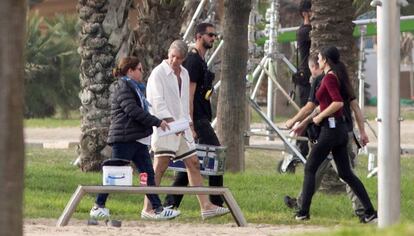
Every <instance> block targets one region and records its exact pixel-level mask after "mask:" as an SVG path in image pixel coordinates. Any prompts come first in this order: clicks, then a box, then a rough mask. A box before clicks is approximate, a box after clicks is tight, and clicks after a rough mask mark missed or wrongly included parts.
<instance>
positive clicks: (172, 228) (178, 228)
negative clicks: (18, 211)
mask: <svg viewBox="0 0 414 236" xmlns="http://www.w3.org/2000/svg"><path fill="white" fill-rule="evenodd" d="M85 223H86V222H85V221H79V220H71V221H70V222H69V225H68V226H65V227H56V226H55V224H56V221H55V220H50V219H37V220H26V221H25V224H24V235H25V236H52V235H53V236H54V235H59V236H60V235H62V236H72V235H73V236H83V235H110V236H132V235H134V236H135V235H168V236H179V235H192V236H198V235H200V236H201V235H203V236H215V235H224V236H225V235H228V236H230V235H231V236H234V235H237V236H247V235H249V236H253V235H254V236H268V235H292V234H293V235H295V234H299V233H305V232H322V231H328V230H331V229H330V228H326V227H320V226H309V225H265V224H249V225H248V226H247V227H237V226H236V225H235V224H224V225H217V224H214V225H213V224H207V223H205V224H187V223H175V222H174V221H169V222H150V221H145V222H144V221H128V222H123V225H122V227H121V228H115V227H108V226H105V225H104V224H103V223H102V224H101V225H99V226H86V224H85Z"/></svg>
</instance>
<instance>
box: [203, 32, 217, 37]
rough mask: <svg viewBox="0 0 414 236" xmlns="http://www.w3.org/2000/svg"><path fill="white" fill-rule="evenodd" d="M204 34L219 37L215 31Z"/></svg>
mask: <svg viewBox="0 0 414 236" xmlns="http://www.w3.org/2000/svg"><path fill="white" fill-rule="evenodd" d="M204 34H207V35H208V36H209V37H210V38H212V37H217V34H216V33H213V32H211V33H204Z"/></svg>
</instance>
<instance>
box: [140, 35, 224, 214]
mask: <svg viewBox="0 0 414 236" xmlns="http://www.w3.org/2000/svg"><path fill="white" fill-rule="evenodd" d="M186 55H187V45H186V44H185V43H184V42H183V41H181V40H176V41H174V42H173V43H172V44H171V46H170V48H169V49H168V59H167V60H164V61H163V62H162V63H161V64H160V65H158V66H157V67H155V68H154V70H153V71H152V73H151V75H150V77H149V79H148V84H147V99H148V101H149V103H150V104H151V107H150V112H151V113H152V114H154V115H155V116H157V117H159V118H160V119H164V120H166V121H167V122H171V121H174V120H180V119H187V120H188V121H189V122H190V124H191V122H192V121H191V117H190V111H189V108H190V103H189V101H190V100H189V92H190V87H189V83H190V78H189V75H188V72H187V70H186V69H185V68H184V67H183V66H182V65H181V64H182V62H183V61H184V59H185V57H186ZM151 148H152V150H153V151H154V154H155V155H154V157H155V158H154V170H155V184H156V185H157V186H159V184H160V183H161V178H162V176H163V175H164V173H165V170H166V169H167V168H168V163H169V161H170V159H172V160H174V161H177V160H182V161H183V162H184V164H185V166H186V169H187V173H188V179H189V182H190V185H191V186H202V185H203V177H202V176H201V174H200V163H199V160H198V157H197V156H196V150H195V144H194V139H193V135H192V133H191V130H190V129H187V130H185V131H183V132H181V133H179V134H172V135H167V136H160V135H159V133H158V130H157V129H155V130H154V133H153V135H152V141H151ZM197 197H198V200H199V203H200V208H201V217H202V218H203V219H207V218H211V217H215V216H220V215H224V214H227V213H228V212H229V210H228V209H227V208H223V207H219V206H216V205H214V204H212V203H211V202H210V200H209V199H208V196H207V195H198V196H197Z"/></svg>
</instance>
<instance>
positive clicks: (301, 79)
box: [292, 69, 309, 86]
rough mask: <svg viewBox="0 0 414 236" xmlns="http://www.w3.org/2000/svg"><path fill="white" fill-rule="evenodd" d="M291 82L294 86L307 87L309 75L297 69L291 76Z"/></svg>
mask: <svg viewBox="0 0 414 236" xmlns="http://www.w3.org/2000/svg"><path fill="white" fill-rule="evenodd" d="M292 82H293V83H294V84H296V85H303V86H305V85H307V84H309V73H307V72H306V71H304V70H302V69H298V71H297V72H296V73H294V74H292Z"/></svg>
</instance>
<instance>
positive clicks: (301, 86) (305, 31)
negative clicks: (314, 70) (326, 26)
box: [296, 0, 312, 157]
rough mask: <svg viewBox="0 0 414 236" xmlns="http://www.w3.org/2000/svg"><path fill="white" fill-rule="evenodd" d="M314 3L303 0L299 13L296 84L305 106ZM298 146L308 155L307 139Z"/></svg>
mask: <svg viewBox="0 0 414 236" xmlns="http://www.w3.org/2000/svg"><path fill="white" fill-rule="evenodd" d="M311 7H312V3H311V1H310V0H302V1H301V2H300V4H299V13H300V16H301V17H302V19H303V24H302V25H301V26H300V27H299V29H298V30H297V32H296V39H297V47H298V53H299V58H300V60H299V65H298V71H299V74H301V76H299V77H298V78H299V79H298V81H296V86H297V87H298V91H299V106H300V107H303V106H305V105H306V103H307V102H308V97H309V92H310V87H311V86H310V83H309V78H310V77H311V73H310V71H309V67H308V57H309V53H310V47H311V38H310V36H309V34H310V31H311V30H312V26H311V21H310V18H311V16H312V11H311ZM297 145H298V148H299V150H300V153H301V154H302V155H303V156H304V157H306V156H307V155H308V153H309V145H308V142H307V141H297Z"/></svg>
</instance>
